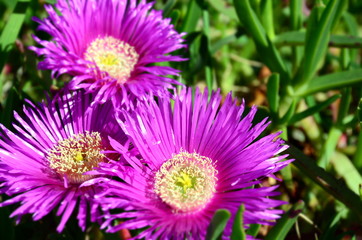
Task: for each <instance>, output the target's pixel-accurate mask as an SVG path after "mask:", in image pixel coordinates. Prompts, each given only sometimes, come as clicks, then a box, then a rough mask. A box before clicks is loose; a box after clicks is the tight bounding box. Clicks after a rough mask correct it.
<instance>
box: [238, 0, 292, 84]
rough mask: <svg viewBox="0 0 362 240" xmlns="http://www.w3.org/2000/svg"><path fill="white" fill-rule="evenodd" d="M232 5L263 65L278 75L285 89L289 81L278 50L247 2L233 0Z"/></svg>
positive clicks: (246, 0) (244, 0)
mask: <svg viewBox="0 0 362 240" xmlns="http://www.w3.org/2000/svg"><path fill="white" fill-rule="evenodd" d="M234 5H235V10H236V13H237V15H238V17H239V20H240V22H241V24H242V25H243V26H244V27H245V28H246V30H247V31H248V32H249V33H250V34H251V36H252V37H253V39H254V41H255V45H256V47H257V49H258V52H259V53H262V54H263V55H262V56H263V59H264V61H265V64H266V65H267V66H268V67H269V68H270V69H271V70H272V72H278V73H279V74H280V79H281V82H282V83H283V84H282V86H283V87H286V86H287V84H286V83H288V82H289V80H290V76H289V72H288V69H287V67H286V65H285V63H284V61H283V59H282V58H281V56H280V54H279V52H278V50H277V49H276V48H275V46H274V44H273V43H272V42H271V40H270V39H269V37H268V36H267V33H266V31H265V29H264V28H263V26H262V24H261V22H260V20H259V19H258V17H257V15H256V13H255V12H254V10H253V9H252V8H251V6H250V2H249V0H234Z"/></svg>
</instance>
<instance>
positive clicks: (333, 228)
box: [320, 209, 346, 240]
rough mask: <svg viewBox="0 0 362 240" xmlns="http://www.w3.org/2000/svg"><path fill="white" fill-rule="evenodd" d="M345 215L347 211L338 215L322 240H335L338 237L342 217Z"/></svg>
mask: <svg viewBox="0 0 362 240" xmlns="http://www.w3.org/2000/svg"><path fill="white" fill-rule="evenodd" d="M344 214H346V209H345V210H343V211H340V212H339V213H337V215H336V216H335V217H334V218H333V220H332V221H331V223H330V225H329V226H328V228H327V230H326V231H325V232H324V233H323V234H322V236H321V238H320V239H321V240H329V239H334V238H335V236H336V235H335V234H336V233H337V232H336V231H337V230H338V226H339V223H340V221H341V217H342V216H343V215H344Z"/></svg>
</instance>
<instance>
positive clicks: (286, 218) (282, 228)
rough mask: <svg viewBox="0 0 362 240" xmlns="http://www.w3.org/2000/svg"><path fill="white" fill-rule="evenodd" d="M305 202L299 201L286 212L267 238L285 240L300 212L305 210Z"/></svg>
mask: <svg viewBox="0 0 362 240" xmlns="http://www.w3.org/2000/svg"><path fill="white" fill-rule="evenodd" d="M303 208H304V202H303V201H302V200H300V201H298V202H297V203H296V204H294V206H293V207H292V208H291V209H290V210H289V211H288V212H287V213H285V214H284V215H283V216H282V218H280V219H279V220H278V221H277V224H276V225H275V226H274V227H273V228H272V229H271V230H270V231H269V233H268V235H267V236H266V237H265V240H283V239H285V237H286V236H287V235H288V233H289V231H290V229H291V228H292V227H293V225H294V223H295V221H297V218H298V215H299V213H301V212H302V211H303Z"/></svg>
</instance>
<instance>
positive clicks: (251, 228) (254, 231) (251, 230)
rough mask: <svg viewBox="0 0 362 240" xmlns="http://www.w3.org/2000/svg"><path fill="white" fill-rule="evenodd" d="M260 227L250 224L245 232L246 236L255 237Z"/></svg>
mask: <svg viewBox="0 0 362 240" xmlns="http://www.w3.org/2000/svg"><path fill="white" fill-rule="evenodd" d="M260 227H261V225H260V224H250V226H249V229H248V230H246V234H248V235H250V236H254V237H256V235H258V233H259V230H260Z"/></svg>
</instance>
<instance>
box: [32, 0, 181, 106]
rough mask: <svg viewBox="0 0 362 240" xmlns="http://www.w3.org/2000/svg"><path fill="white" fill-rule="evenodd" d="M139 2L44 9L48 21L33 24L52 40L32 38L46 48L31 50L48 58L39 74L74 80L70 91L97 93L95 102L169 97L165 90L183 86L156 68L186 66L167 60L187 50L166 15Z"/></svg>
mask: <svg viewBox="0 0 362 240" xmlns="http://www.w3.org/2000/svg"><path fill="white" fill-rule="evenodd" d="M137 2H138V1H137V0H128V1H127V0H102V1H98V0H97V1H96V0H58V3H56V4H55V6H54V7H52V6H49V5H46V6H45V8H46V11H47V12H48V14H49V17H48V18H45V19H44V20H39V19H35V21H37V22H38V23H40V26H39V30H42V31H45V32H47V33H49V34H50V35H51V36H52V38H53V39H52V41H44V40H40V39H39V38H37V37H35V36H34V39H35V40H36V41H37V42H38V43H39V44H40V45H42V46H43V48H36V47H31V49H32V50H33V51H35V52H36V53H37V54H38V55H39V56H44V60H43V61H42V62H40V63H39V68H40V69H50V70H52V72H53V76H55V77H57V76H59V75H61V74H64V73H68V74H70V75H72V76H75V77H74V78H73V79H72V80H71V81H70V83H69V85H68V87H69V88H70V89H79V88H82V89H86V90H87V91H99V94H98V96H97V99H96V101H106V100H107V99H112V100H113V102H114V104H120V103H121V104H123V103H126V104H127V103H128V101H130V100H132V99H134V98H142V97H143V96H144V95H145V94H146V93H149V92H152V93H153V94H155V95H165V94H167V92H166V91H165V90H164V89H167V88H173V86H172V84H180V83H179V82H178V81H176V80H174V79H172V78H168V77H165V76H166V75H178V72H179V71H178V70H176V69H173V68H171V67H167V66H155V65H154V63H158V62H165V61H182V60H184V59H182V58H180V57H178V56H171V55H166V54H168V53H170V52H172V51H175V50H177V49H180V48H182V47H183V46H184V45H182V42H183V40H182V39H181V37H182V35H183V34H179V33H177V32H176V31H175V30H174V28H173V25H171V24H170V21H171V19H163V17H162V11H156V10H151V8H152V5H153V3H147V2H146V1H145V0H141V1H140V2H139V3H137ZM55 9H57V10H58V11H59V12H60V13H61V16H60V15H58V13H57V12H56V11H55Z"/></svg>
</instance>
